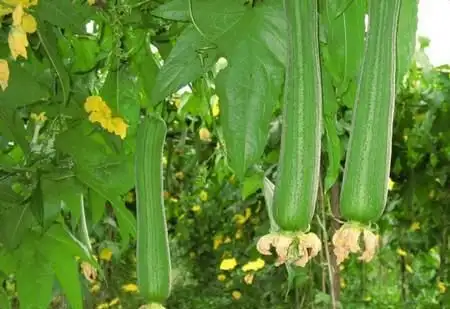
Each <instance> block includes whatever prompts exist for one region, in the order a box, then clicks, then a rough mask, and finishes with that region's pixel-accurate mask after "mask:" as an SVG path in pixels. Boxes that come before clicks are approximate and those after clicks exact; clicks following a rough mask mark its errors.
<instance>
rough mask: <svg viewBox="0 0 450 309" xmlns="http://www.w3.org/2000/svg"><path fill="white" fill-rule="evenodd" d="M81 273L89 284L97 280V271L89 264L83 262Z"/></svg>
mask: <svg viewBox="0 0 450 309" xmlns="http://www.w3.org/2000/svg"><path fill="white" fill-rule="evenodd" d="M81 271H82V273H83V275H84V277H85V278H86V280H88V281H89V282H94V281H95V279H97V271H96V270H95V268H94V267H93V266H92V265H91V264H89V263H88V262H82V263H81Z"/></svg>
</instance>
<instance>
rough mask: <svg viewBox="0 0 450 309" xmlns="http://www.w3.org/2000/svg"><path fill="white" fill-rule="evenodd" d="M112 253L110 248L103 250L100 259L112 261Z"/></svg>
mask: <svg viewBox="0 0 450 309" xmlns="http://www.w3.org/2000/svg"><path fill="white" fill-rule="evenodd" d="M111 257H112V251H111V249H109V248H103V249H102V250H101V251H100V254H99V258H100V260H103V261H111Z"/></svg>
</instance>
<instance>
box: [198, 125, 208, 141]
mask: <svg viewBox="0 0 450 309" xmlns="http://www.w3.org/2000/svg"><path fill="white" fill-rule="evenodd" d="M198 135H199V136H200V139H201V140H202V141H204V142H210V141H211V132H209V130H208V129H207V128H201V129H200V131H199V132H198Z"/></svg>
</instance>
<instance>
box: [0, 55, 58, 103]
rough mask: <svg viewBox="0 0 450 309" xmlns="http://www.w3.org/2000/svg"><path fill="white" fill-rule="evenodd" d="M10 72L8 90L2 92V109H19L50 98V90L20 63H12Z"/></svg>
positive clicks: (0, 100)
mask: <svg viewBox="0 0 450 309" xmlns="http://www.w3.org/2000/svg"><path fill="white" fill-rule="evenodd" d="M9 70H10V77H9V83H8V88H6V90H5V91H0V102H2V105H3V106H2V108H3V107H10V108H17V107H21V106H24V105H28V104H32V103H35V102H37V101H39V100H43V99H47V98H48V97H49V91H48V89H46V88H44V87H43V85H41V84H40V83H39V82H38V79H36V78H35V76H34V75H32V74H30V73H31V72H29V71H28V70H27V69H25V68H24V66H22V65H21V64H20V63H18V62H10V63H9Z"/></svg>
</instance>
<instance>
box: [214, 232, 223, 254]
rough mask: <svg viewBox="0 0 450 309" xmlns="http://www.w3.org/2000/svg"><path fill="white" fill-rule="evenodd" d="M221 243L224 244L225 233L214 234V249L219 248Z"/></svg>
mask: <svg viewBox="0 0 450 309" xmlns="http://www.w3.org/2000/svg"><path fill="white" fill-rule="evenodd" d="M221 244H223V235H216V236H214V242H213V247H214V250H217V248H219V247H220V245H221Z"/></svg>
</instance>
